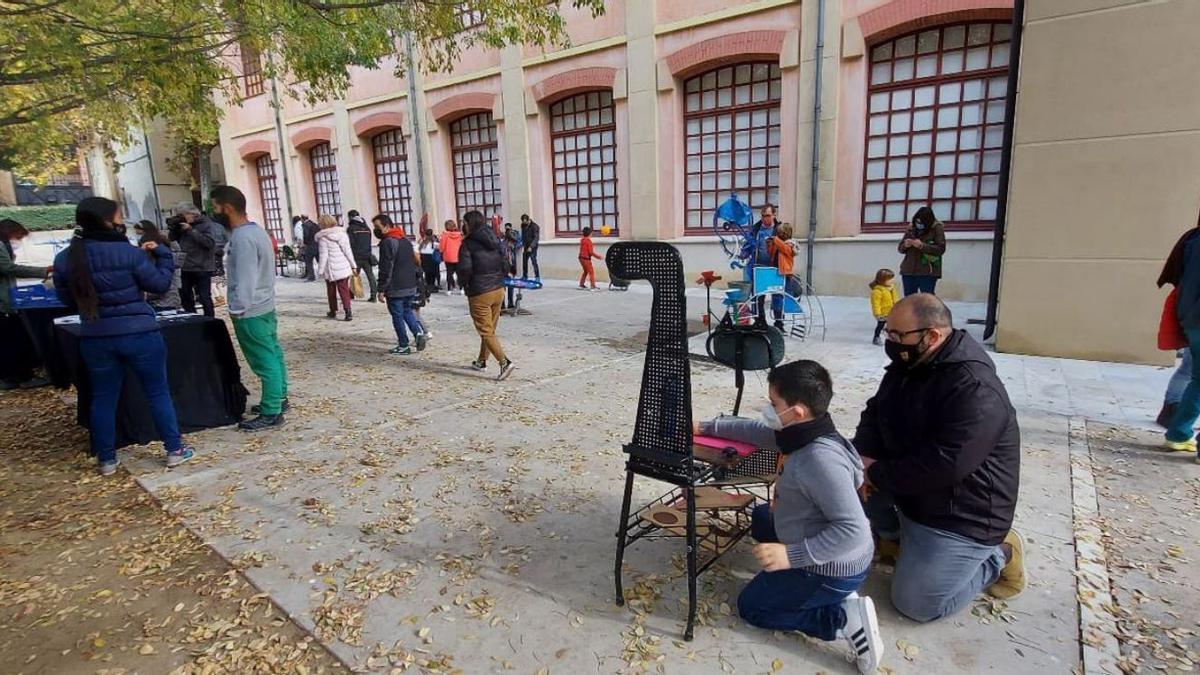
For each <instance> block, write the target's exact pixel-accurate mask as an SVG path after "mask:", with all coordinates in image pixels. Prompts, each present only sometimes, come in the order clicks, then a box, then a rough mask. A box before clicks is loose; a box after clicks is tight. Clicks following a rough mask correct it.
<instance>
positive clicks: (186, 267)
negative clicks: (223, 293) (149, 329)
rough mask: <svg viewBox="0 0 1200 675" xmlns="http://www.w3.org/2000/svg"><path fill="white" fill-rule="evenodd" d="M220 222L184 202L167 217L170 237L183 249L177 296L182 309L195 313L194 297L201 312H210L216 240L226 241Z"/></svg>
mask: <svg viewBox="0 0 1200 675" xmlns="http://www.w3.org/2000/svg"><path fill="white" fill-rule="evenodd" d="M220 227H221V226H220V225H217V224H216V223H214V222H213V221H211V220H209V218H208V216H206V215H204V214H203V213H201V212H200V209H198V208H196V206H195V205H193V204H189V203H187V202H184V203H181V204H179V205H178V206H176V207H175V208H174V215H173V216H171V217H170V218H168V219H167V229H168V232H169V233H170V237H171V241H174V242H178V243H179V248H181V249H182V250H183V255H184V258H183V265H182V267H181V270H180V273H179V281H180V284H179V300H180V303H181V304H182V306H183V311H185V312H190V313H193V314H194V313H195V312H196V301H197V300H199V301H200V306H201V308H202V309H203V310H204V316H208V317H211V316H213V300H212V278H213V274H214V273H215V272H216V269H217V255H218V248H217V242H218V241H222V242H223V241H225V233H224V232H219V231H218V229H219V228H220Z"/></svg>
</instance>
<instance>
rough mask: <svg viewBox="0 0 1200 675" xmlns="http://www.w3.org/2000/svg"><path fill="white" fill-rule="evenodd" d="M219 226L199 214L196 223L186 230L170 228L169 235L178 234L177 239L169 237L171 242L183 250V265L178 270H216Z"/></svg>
mask: <svg viewBox="0 0 1200 675" xmlns="http://www.w3.org/2000/svg"><path fill="white" fill-rule="evenodd" d="M219 229H221V226H220V225H218V224H216V223H214V222H213V221H211V220H209V218H208V216H206V215H203V214H201V215H200V217H198V218H196V222H194V223H192V224H191V227H189V228H188V229H186V230H185V229H182V228H178V229H176V228H172V229H171V234H172V235H175V234H178V237H174V236H173V237H171V238H172V240H174V241H177V242H179V248H181V249H183V255H184V257H183V265H181V266H180V269H181V270H183V271H184V272H213V271H216V269H217V239H218V237H220V236H221V234H220V233H218V232H217V230H219Z"/></svg>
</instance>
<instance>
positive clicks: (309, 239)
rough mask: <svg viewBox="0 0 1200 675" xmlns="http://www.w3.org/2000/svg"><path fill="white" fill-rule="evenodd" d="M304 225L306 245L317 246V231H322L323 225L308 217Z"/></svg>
mask: <svg viewBox="0 0 1200 675" xmlns="http://www.w3.org/2000/svg"><path fill="white" fill-rule="evenodd" d="M302 227H303V228H304V245H305V246H314V247H315V246H316V245H317V233H318V232H320V231H321V226H320V225H317V224H316V223H314V222H313V221H311V220H309V219H307V218H306V219H305V220H304V225H302Z"/></svg>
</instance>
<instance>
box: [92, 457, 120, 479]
mask: <svg viewBox="0 0 1200 675" xmlns="http://www.w3.org/2000/svg"><path fill="white" fill-rule="evenodd" d="M118 466H121V460H119V459H114V460H113V461H111V462H100V464H99V465H98V466H97V467H96V468H97V470H98V471H99V472H100V475H101V476H111V475H113V474H114V473H116V472H117V467H118Z"/></svg>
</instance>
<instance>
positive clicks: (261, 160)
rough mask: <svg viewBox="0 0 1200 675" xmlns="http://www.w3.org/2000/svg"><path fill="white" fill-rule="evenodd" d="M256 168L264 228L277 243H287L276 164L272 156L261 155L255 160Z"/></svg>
mask: <svg viewBox="0 0 1200 675" xmlns="http://www.w3.org/2000/svg"><path fill="white" fill-rule="evenodd" d="M254 168H255V171H257V173H258V194H259V197H261V198H262V207H263V220H264V221H265V222H263V226H264V227H266V228H267V232H270V233H271V234H272V235H273V236H274V237H275V241H278V242H280V243H282V242H284V241H286V240H285V239H284V237H283V213H282V211H281V210H280V208H279V185H278V183H276V182H275V162H272V161H271V156H270V155H259V156H258V159H256V160H254Z"/></svg>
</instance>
